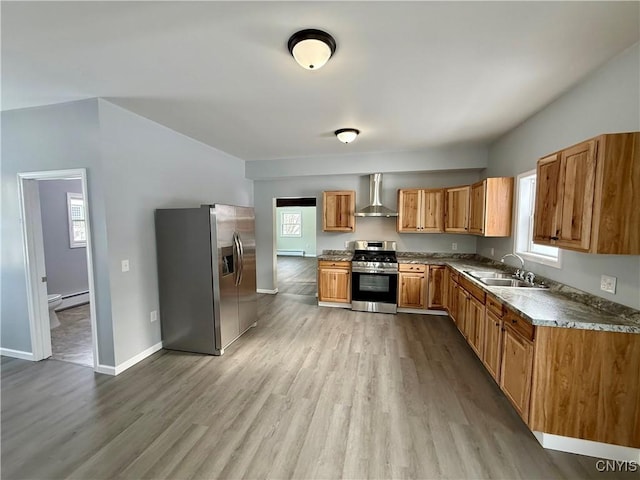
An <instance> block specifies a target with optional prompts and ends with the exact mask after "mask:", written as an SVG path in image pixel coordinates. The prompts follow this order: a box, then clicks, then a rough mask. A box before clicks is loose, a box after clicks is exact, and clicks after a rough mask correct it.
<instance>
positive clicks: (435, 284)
mask: <svg viewBox="0 0 640 480" xmlns="http://www.w3.org/2000/svg"><path fill="white" fill-rule="evenodd" d="M445 270H446V267H444V266H439V265H434V266H430V267H429V286H428V287H429V288H428V291H429V301H428V303H427V306H428V307H429V308H444V305H445V295H446V293H445Z"/></svg>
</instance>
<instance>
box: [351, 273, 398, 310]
mask: <svg viewBox="0 0 640 480" xmlns="http://www.w3.org/2000/svg"><path fill="white" fill-rule="evenodd" d="M397 293H398V273H397V272H394V273H365V272H352V273H351V301H352V302H373V303H387V304H393V305H396V304H397Z"/></svg>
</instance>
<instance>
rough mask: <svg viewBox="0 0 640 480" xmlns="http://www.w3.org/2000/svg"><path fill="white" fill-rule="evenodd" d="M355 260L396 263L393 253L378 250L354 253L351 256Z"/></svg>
mask: <svg viewBox="0 0 640 480" xmlns="http://www.w3.org/2000/svg"><path fill="white" fill-rule="evenodd" d="M353 261H355V262H383V263H397V261H398V260H397V259H396V256H395V254H393V253H380V252H366V253H356V254H355V255H354V256H353Z"/></svg>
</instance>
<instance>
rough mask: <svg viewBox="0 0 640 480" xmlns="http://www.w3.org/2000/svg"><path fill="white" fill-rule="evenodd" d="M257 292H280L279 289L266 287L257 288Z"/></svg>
mask: <svg viewBox="0 0 640 480" xmlns="http://www.w3.org/2000/svg"><path fill="white" fill-rule="evenodd" d="M256 292H258V293H268V294H269V295H275V294H276V293H278V289H277V288H274V289H273V290H268V289H266V288H257V289H256Z"/></svg>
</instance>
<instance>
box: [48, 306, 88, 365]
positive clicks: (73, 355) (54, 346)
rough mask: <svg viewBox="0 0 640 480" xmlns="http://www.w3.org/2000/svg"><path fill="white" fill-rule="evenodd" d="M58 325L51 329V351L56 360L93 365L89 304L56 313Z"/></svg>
mask: <svg viewBox="0 0 640 480" xmlns="http://www.w3.org/2000/svg"><path fill="white" fill-rule="evenodd" d="M56 315H58V320H60V325H59V326H57V327H56V328H52V329H51V353H52V355H51V356H52V357H53V358H54V359H56V360H62V361H64V362H72V363H78V364H80V365H85V366H87V367H93V345H92V341H91V310H90V308H89V304H88V303H85V304H84V305H79V306H77V307H72V308H67V309H65V310H61V311H59V312H57V313H56Z"/></svg>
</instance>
